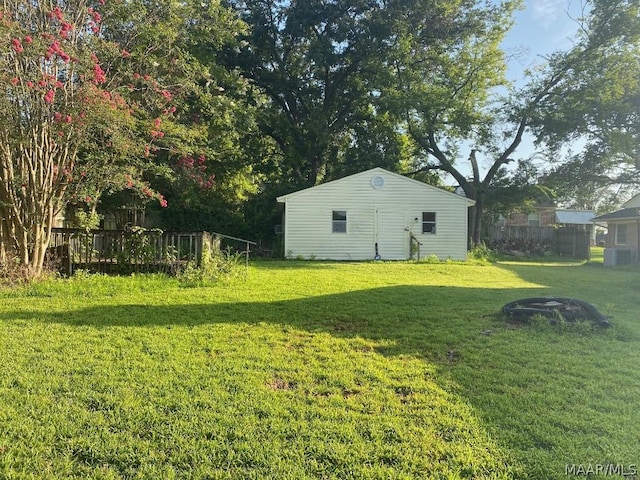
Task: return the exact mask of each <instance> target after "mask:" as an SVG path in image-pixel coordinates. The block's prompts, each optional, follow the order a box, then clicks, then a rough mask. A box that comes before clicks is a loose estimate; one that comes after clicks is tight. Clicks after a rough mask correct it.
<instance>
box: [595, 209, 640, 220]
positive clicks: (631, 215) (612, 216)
mask: <svg viewBox="0 0 640 480" xmlns="http://www.w3.org/2000/svg"><path fill="white" fill-rule="evenodd" d="M636 219H640V208H636V207H633V208H623V209H622V210H618V211H616V212H612V213H607V214H605V215H600V216H599V217H595V218H594V219H593V221H598V222H599V221H609V220H636Z"/></svg>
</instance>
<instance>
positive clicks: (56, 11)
mask: <svg viewBox="0 0 640 480" xmlns="http://www.w3.org/2000/svg"><path fill="white" fill-rule="evenodd" d="M47 17H49V18H57V19H58V20H60V21H62V19H63V18H64V14H63V13H62V10H61V9H60V7H56V8H54V9H53V10H51V11H50V12H49V13H48V14H47Z"/></svg>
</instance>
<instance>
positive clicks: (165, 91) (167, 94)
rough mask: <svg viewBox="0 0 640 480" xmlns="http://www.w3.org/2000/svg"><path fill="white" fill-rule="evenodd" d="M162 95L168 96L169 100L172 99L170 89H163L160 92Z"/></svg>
mask: <svg viewBox="0 0 640 480" xmlns="http://www.w3.org/2000/svg"><path fill="white" fill-rule="evenodd" d="M160 93H161V95H162V96H163V97H164V98H166V99H167V100H171V92H169V90H163V91H162V92H160Z"/></svg>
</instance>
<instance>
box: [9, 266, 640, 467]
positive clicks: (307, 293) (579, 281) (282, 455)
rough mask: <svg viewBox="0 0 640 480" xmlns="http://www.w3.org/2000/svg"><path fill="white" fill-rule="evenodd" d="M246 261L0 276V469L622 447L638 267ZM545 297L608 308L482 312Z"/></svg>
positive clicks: (583, 453)
mask: <svg viewBox="0 0 640 480" xmlns="http://www.w3.org/2000/svg"><path fill="white" fill-rule="evenodd" d="M249 273H250V274H249V275H248V277H247V280H246V282H243V283H242V284H238V283H236V282H231V283H225V282H221V283H217V284H216V285H215V286H214V287H207V288H189V289H184V288H180V287H181V284H180V281H179V280H178V279H176V278H170V277H166V276H164V275H159V274H155V275H134V276H130V277H108V276H104V275H84V276H78V277H73V278H70V279H57V280H47V281H44V282H38V283H33V284H30V285H27V286H25V287H23V288H18V289H12V290H1V291H0V297H2V302H1V303H0V344H2V346H3V347H2V349H0V422H1V424H2V429H0V452H2V454H1V455H0V477H2V478H7V479H12V478H15V479H18V478H51V479H56V478H59V479H62V478H64V479H67V478H109V479H115V478H148V479H155V478H282V479H287V478H289V479H303V478H407V479H410V478H411V479H412V478H466V479H482V478H503V479H506V478H514V479H516V478H517V479H520V478H529V479H541V478H545V479H563V480H564V479H566V478H571V477H570V476H569V477H568V476H567V475H565V472H566V470H565V467H566V465H567V464H589V463H591V464H624V465H629V464H633V463H634V462H635V463H637V461H638V458H637V449H636V446H637V445H638V444H640V437H639V434H638V431H637V429H636V428H635V425H637V424H638V422H639V421H640V416H639V415H640V414H639V413H638V412H640V401H639V398H640V395H638V393H639V392H638V385H640V373H639V371H638V368H637V365H638V362H639V361H640V354H639V353H638V352H640V348H639V347H640V325H638V321H637V311H638V309H639V308H640V300H639V298H640V296H639V295H638V288H637V285H640V272H638V271H637V270H635V269H622V270H618V269H609V268H606V269H605V268H603V267H601V266H597V265H585V264H580V263H552V264H546V265H543V264H536V263H533V262H529V263H527V264H523V263H518V262H503V263H500V264H493V265H478V264H475V265H473V264H463V263H456V262H447V263H442V262H439V263H418V262H399V263H385V262H376V263H358V264H352V263H340V264H337V263H329V262H295V261H288V262H263V263H257V264H255V265H253V266H251V267H250V272H249ZM605 286H606V287H605ZM541 295H542V296H545V295H549V296H566V297H577V298H583V299H585V300H588V301H590V302H593V303H594V304H596V305H597V306H598V307H599V309H600V310H601V311H602V312H603V313H606V314H608V315H612V316H613V317H614V318H613V322H614V326H613V328H611V329H609V330H606V331H605V330H593V329H590V328H587V327H586V326H583V325H581V324H579V325H569V324H566V325H549V324H548V322H544V323H534V324H532V325H522V324H510V323H508V322H506V321H505V319H504V318H503V317H502V316H501V315H500V314H499V311H500V308H501V307H502V305H503V304H505V303H506V302H508V301H511V300H514V299H517V298H525V297H531V296H541ZM613 478H615V477H613Z"/></svg>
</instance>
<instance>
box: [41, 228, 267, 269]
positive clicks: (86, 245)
mask: <svg viewBox="0 0 640 480" xmlns="http://www.w3.org/2000/svg"><path fill="white" fill-rule="evenodd" d="M223 241H225V242H227V244H226V245H225V246H223V245H222V242H223ZM228 241H232V242H233V243H234V245H233V247H235V248H233V247H232V246H231V245H229V244H228ZM238 244H240V245H242V246H243V247H244V248H243V249H242V250H241V249H239V248H238V247H237V245H238ZM252 245H255V243H254V242H251V241H249V240H243V239H239V238H236V237H230V236H227V235H222V234H219V233H208V232H163V231H161V230H158V229H151V230H147V229H142V228H139V229H138V228H134V229H130V230H89V231H86V230H82V229H72V228H54V229H53V230H52V235H51V242H50V244H49V252H50V259H51V260H52V261H54V262H56V263H58V266H59V268H60V270H61V271H62V272H63V273H65V274H68V275H71V274H73V272H74V271H75V270H78V269H85V270H90V271H97V272H104V273H132V272H167V273H174V274H175V273H177V272H179V271H180V269H181V268H183V267H184V266H185V265H187V263H189V262H192V263H195V264H196V265H201V263H202V258H203V254H209V253H210V252H212V251H216V249H217V250H220V249H222V248H233V249H234V250H235V251H238V250H239V251H241V252H242V254H243V255H244V256H245V262H246V263H247V265H248V262H249V252H250V246H252Z"/></svg>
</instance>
